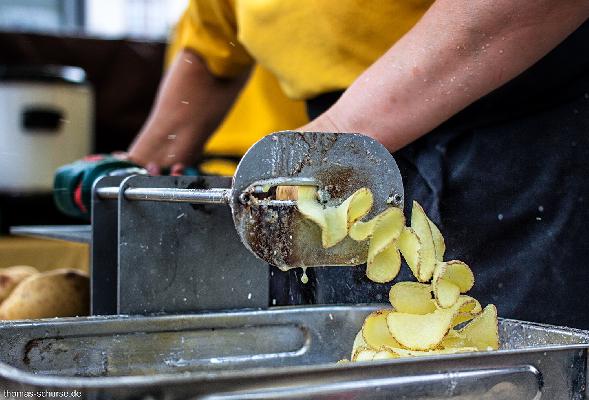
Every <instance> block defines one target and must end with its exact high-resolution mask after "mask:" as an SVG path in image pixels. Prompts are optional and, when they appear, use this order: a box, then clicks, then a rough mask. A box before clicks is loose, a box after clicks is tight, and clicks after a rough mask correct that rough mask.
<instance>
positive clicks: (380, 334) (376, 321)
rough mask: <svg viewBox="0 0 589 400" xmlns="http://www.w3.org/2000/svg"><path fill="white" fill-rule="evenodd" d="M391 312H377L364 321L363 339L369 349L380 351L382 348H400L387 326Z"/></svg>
mask: <svg viewBox="0 0 589 400" xmlns="http://www.w3.org/2000/svg"><path fill="white" fill-rule="evenodd" d="M391 312H392V310H379V311H375V312H373V313H372V314H370V315H369V316H368V317H366V320H364V325H363V326H362V337H363V339H364V342H365V343H366V345H367V346H368V347H370V348H372V349H380V348H381V347H382V346H392V347H400V344H399V342H397V341H396V340H395V338H394V337H393V335H391V332H390V331H389V327H388V325H387V315H388V314H389V313H391ZM359 347H360V346H359Z"/></svg>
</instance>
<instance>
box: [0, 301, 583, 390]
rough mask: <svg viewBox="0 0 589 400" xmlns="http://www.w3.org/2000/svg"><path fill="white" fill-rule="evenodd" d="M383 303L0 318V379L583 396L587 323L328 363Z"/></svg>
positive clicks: (509, 327)
mask: <svg viewBox="0 0 589 400" xmlns="http://www.w3.org/2000/svg"><path fill="white" fill-rule="evenodd" d="M382 307H384V306H382V305H380V306H377V305H366V306H312V307H279V308H274V309H270V310H264V311H236V312H223V313H214V314H212V313H211V314H192V315H175V316H159V317H134V316H108V317H88V318H69V319H55V320H41V321H16V322H3V323H1V324H0V388H2V389H5V390H15V391H16V390H32V391H39V390H44V389H50V390H70V391H71V390H79V391H81V392H83V393H84V396H85V398H89V399H97V398H107V399H111V398H112V399H131V398H133V399H137V398H145V399H148V398H149V399H185V398H191V399H341V398H345V399H389V398H402V399H539V398H542V399H550V400H553V399H582V398H585V395H586V381H587V348H589V332H585V331H579V330H573V329H568V328H559V327H552V326H547V325H540V324H533V323H527V322H521V321H514V320H501V321H500V335H501V342H502V348H501V350H499V351H492V352H481V353H469V354H456V355H446V356H435V357H424V358H414V359H399V360H387V361H380V362H370V363H349V364H335V362H336V361H338V360H340V359H342V358H349V351H350V349H351V347H352V342H353V339H354V336H355V334H356V332H357V331H358V330H359V329H360V327H361V325H362V322H363V319H364V317H365V316H366V315H367V314H368V313H369V312H371V311H373V310H375V309H377V308H382ZM0 394H1V393H0Z"/></svg>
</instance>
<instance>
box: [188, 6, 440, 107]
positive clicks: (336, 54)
mask: <svg viewBox="0 0 589 400" xmlns="http://www.w3.org/2000/svg"><path fill="white" fill-rule="evenodd" d="M431 3H433V0H192V1H191V2H190V5H189V9H188V14H189V16H190V21H191V22H190V25H191V31H190V32H187V33H186V35H185V36H184V38H183V40H182V42H183V47H188V48H191V49H193V50H195V51H196V52H197V53H199V54H200V55H201V56H202V57H203V58H204V59H205V60H206V63H207V65H208V67H209V69H210V70H211V71H212V72H213V73H214V74H216V75H219V76H233V75H235V74H237V73H239V72H241V71H243V70H244V69H245V68H247V67H249V66H250V65H252V63H253V60H255V61H256V62H257V63H258V64H260V65H261V66H263V67H264V68H266V69H267V70H268V71H269V72H271V73H272V74H273V75H274V76H275V77H276V78H277V79H278V82H279V84H280V87H281V88H282V89H283V91H284V93H285V94H286V95H287V96H288V97H289V98H291V99H308V98H311V97H314V96H317V95H319V94H321V93H324V92H328V91H333V90H340V89H345V88H347V87H348V86H349V85H350V84H351V83H352V82H353V81H354V79H356V77H357V76H358V75H359V74H360V73H362V71H364V70H365V69H366V68H367V67H368V66H370V65H371V64H372V63H373V62H374V61H375V60H376V59H377V58H378V57H380V56H381V55H382V54H383V53H384V52H385V51H386V50H387V49H389V48H390V47H391V46H392V45H393V44H394V43H395V42H396V41H397V40H398V39H399V38H400V37H401V36H403V35H404V34H405V33H406V32H407V31H408V30H409V29H411V27H412V26H413V25H414V24H415V23H416V22H417V20H418V19H419V18H421V16H422V15H423V13H425V11H426V10H427V8H429V6H430V5H431Z"/></svg>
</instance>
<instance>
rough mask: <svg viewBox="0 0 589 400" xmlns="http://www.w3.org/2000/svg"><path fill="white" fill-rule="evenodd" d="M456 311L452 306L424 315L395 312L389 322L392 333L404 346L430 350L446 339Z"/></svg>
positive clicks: (388, 318)
mask: <svg viewBox="0 0 589 400" xmlns="http://www.w3.org/2000/svg"><path fill="white" fill-rule="evenodd" d="M455 313H456V312H455V311H453V309H452V308H446V309H443V308H441V309H438V310H436V311H434V312H432V313H429V314H423V315H416V314H407V313H399V312H393V313H390V314H389V315H388V316H387V323H388V326H389V330H390V331H391V334H392V335H393V337H394V338H395V339H396V340H397V341H398V342H399V343H400V344H401V345H402V346H403V347H405V348H407V349H411V350H430V349H433V348H434V347H436V346H437V345H438V344H439V343H440V342H441V341H442V339H444V336H445V335H446V333H447V332H448V330H449V329H450V327H451V324H452V320H453V319H454V316H455Z"/></svg>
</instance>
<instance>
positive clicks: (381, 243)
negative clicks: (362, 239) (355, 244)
mask: <svg viewBox="0 0 589 400" xmlns="http://www.w3.org/2000/svg"><path fill="white" fill-rule="evenodd" d="M376 218H378V222H377V223H376V225H375V227H374V231H373V232H372V237H371V239H370V244H369V247H368V262H370V260H373V259H374V258H375V257H376V256H377V255H378V254H379V253H381V252H383V251H384V250H385V249H386V248H387V247H389V246H390V245H391V244H393V243H395V242H396V241H397V239H399V236H400V235H401V232H402V231H403V228H404V226H405V217H404V216H403V211H401V210H400V209H399V208H396V207H392V208H387V209H386V210H385V211H383V212H382V213H380V214H379V215H378V216H377V217H376Z"/></svg>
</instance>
